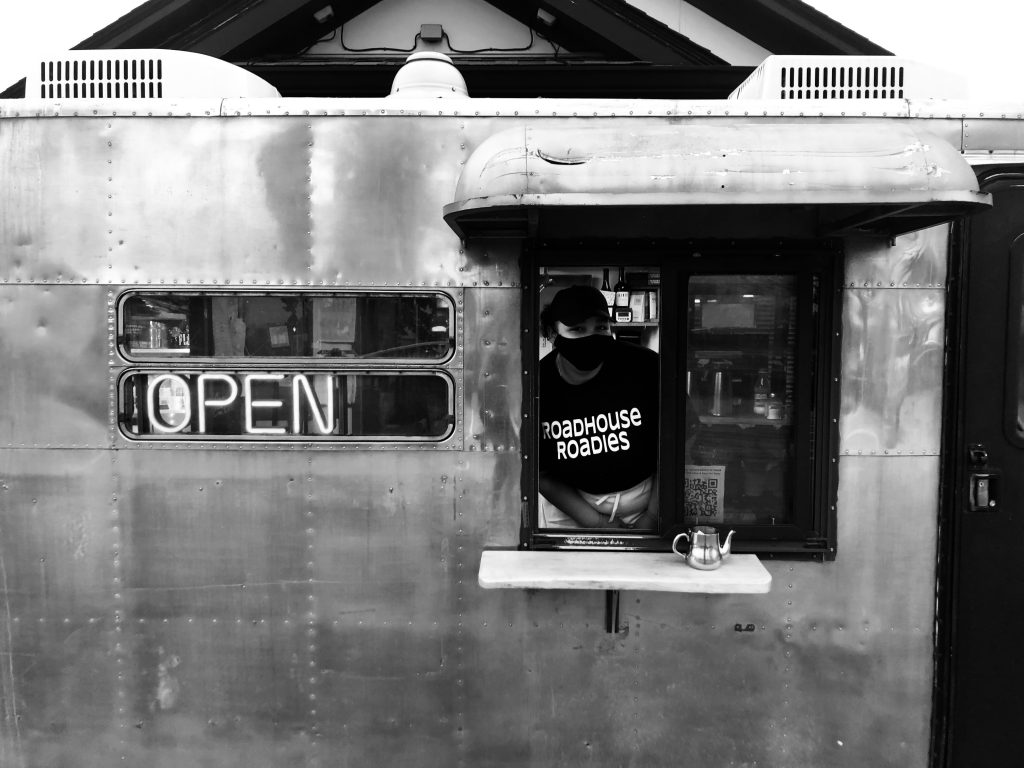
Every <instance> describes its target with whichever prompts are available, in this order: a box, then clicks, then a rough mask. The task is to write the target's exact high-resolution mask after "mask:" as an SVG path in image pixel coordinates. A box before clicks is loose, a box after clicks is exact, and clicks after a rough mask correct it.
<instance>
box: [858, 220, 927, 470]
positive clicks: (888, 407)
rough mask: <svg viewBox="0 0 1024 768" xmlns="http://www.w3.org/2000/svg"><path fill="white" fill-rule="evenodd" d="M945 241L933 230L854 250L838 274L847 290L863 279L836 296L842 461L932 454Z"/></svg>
mask: <svg viewBox="0 0 1024 768" xmlns="http://www.w3.org/2000/svg"><path fill="white" fill-rule="evenodd" d="M945 242H946V241H945V228H944V227H938V228H936V229H935V230H925V231H924V232H923V233H919V234H917V235H910V236H906V237H903V238H899V239H897V241H896V244H895V245H894V246H892V247H889V246H887V245H885V244H884V243H880V242H879V243H876V244H875V247H874V249H873V250H870V249H867V248H865V247H863V246H861V247H860V248H856V249H854V253H853V254H852V257H851V261H850V263H849V264H848V269H847V273H846V274H847V276H848V278H849V277H850V276H851V275H856V277H855V278H854V279H853V280H848V282H847V285H848V286H858V285H859V282H860V281H861V280H863V283H864V286H865V287H847V288H846V289H844V291H843V326H842V335H843V351H842V367H843V378H842V383H841V394H842V406H841V411H840V420H839V431H840V452H841V453H843V454H864V455H887V454H889V455H893V456H898V455H915V454H916V455H920V454H937V453H938V451H939V446H940V437H941V429H942V411H941V406H942V373H943V362H944V356H945V346H944V345H945V311H946V294H945V290H944V289H943V288H941V287H939V286H941V285H943V284H944V282H945V266H944V265H945V257H946V247H945ZM866 265H871V266H870V268H868V269H865V267H866ZM868 275H871V278H874V279H870V278H869V277H868ZM915 278H916V279H915ZM877 283H884V286H883V287H878V285H877ZM922 283H923V285H922ZM924 286H928V287H924Z"/></svg>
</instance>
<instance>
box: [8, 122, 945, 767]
mask: <svg viewBox="0 0 1024 768" xmlns="http://www.w3.org/2000/svg"><path fill="white" fill-rule="evenodd" d="M501 109H504V107H502V108H501ZM531 109H532V106H531ZM282 111H283V110H282ZM612 111H613V110H612V109H610V108H605V109H604V112H603V113H602V117H601V118H600V119H602V120H605V121H607V125H609V126H614V125H616V124H617V123H615V122H614V121H615V120H616V119H617V118H613V117H612V116H611V112H612ZM625 111H626V110H625V109H623V110H622V112H625ZM8 114H9V113H8ZM518 119H519V118H517V117H516V116H514V115H512V114H511V110H509V111H508V113H507V115H506V114H503V115H502V116H497V115H493V114H486V115H481V116H473V117H470V116H468V115H465V114H464V115H452V114H445V115H435V116H431V117H413V116H411V115H394V114H389V115H387V116H382V115H368V116H366V117H363V116H361V115H353V114H348V115H338V114H335V115H305V114H301V110H296V111H295V112H294V113H293V114H291V115H285V114H275V115H274V116H269V117H268V116H264V117H250V116H246V115H241V116H238V117H230V118H217V117H212V118H211V117H197V118H196V119H189V118H187V117H184V116H175V117H167V116H165V117H152V118H150V117H139V118H134V119H133V118H126V117H123V116H114V115H103V116H95V117H82V118H77V119H74V118H71V117H67V118H63V117H60V118H57V117H32V118H27V119H20V118H15V117H12V116H8V117H5V118H4V119H0V141H2V142H3V148H2V150H0V176H3V177H4V178H5V179H13V180H14V181H13V182H12V183H10V184H5V185H3V187H2V188H0V202H2V205H0V356H2V357H3V363H4V365H3V366H2V368H0V369H2V370H3V373H2V374H0V404H2V415H0V481H2V486H0V513H2V516H0V566H2V572H3V577H4V583H3V588H2V598H3V603H2V604H0V630H4V631H0V651H2V652H3V653H4V654H5V655H4V659H5V660H7V662H8V663H6V664H4V665H3V670H2V671H0V686H2V687H0V698H2V700H3V707H4V709H3V712H2V717H0V757H2V758H3V759H2V760H0V762H2V763H4V764H5V765H6V764H10V765H26V766H27V765H46V764H64V765H74V766H79V765H81V766H91V765H97V766H98V765H103V766H107V765H112V764H125V765H184V764H207V763H208V764H216V765H239V766H241V765H246V766H264V765H265V766H280V765H296V766H317V765H335V764H338V765H347V764H356V763H359V764H363V763H373V764H380V765H398V764H409V765H437V766H452V765H465V766H524V765H530V766H557V765H577V764H593V765H608V766H611V765H643V766H658V765H666V766H669V765H677V764H679V761H680V759H682V756H685V759H686V760H688V761H690V762H704V763H707V764H709V765H773V766H794V767H796V766H801V767H802V766H807V765H835V766H862V765H868V764H870V765H877V766H894V767H895V766H900V767H901V768H902V767H903V766H907V765H917V766H923V765H925V764H927V759H928V720H929V717H930V696H931V685H932V677H931V676H932V636H931V628H932V625H933V622H934V615H933V612H934V577H935V571H934V554H935V537H936V526H937V523H936V518H937V508H938V501H937V494H938V483H939V476H938V472H939V461H940V458H939V456H938V450H939V445H940V443H939V440H938V438H939V435H940V425H939V422H940V416H941V411H940V399H941V375H942V368H941V366H942V360H941V354H940V353H941V345H942V337H943V333H944V331H943V322H944V311H945V310H944V306H945V290H946V286H945V271H944V270H945V259H946V247H947V245H946V230H945V228H940V229H938V230H931V231H928V232H925V233H922V234H920V235H913V236H906V237H903V238H898V239H897V240H896V241H895V243H894V244H892V245H890V244H889V243H887V242H886V241H884V240H849V241H847V243H846V250H847V264H846V272H845V274H846V280H845V282H844V286H843V288H842V304H843V312H842V327H841V328H836V329H835V330H836V331H837V332H839V333H841V334H842V338H843V361H842V378H841V381H840V382H839V386H840V393H841V397H842V407H841V411H840V413H839V414H838V418H839V419H840V424H839V428H840V435H841V440H842V443H841V446H840V451H839V454H838V455H836V456H828V457H826V458H827V459H828V460H835V461H838V463H839V489H838V498H837V506H838V519H839V547H840V549H839V556H838V558H837V560H836V561H835V562H832V563H817V562H797V561H793V562H790V561H769V562H767V563H766V565H767V567H768V569H769V570H770V571H771V573H772V576H773V580H774V585H775V586H774V588H773V591H772V592H771V593H770V594H769V595H765V596H707V597H704V596H680V595H666V594H653V593H625V594H623V595H622V599H621V617H620V631H619V632H617V633H609V632H607V631H606V628H605V603H604V599H605V596H604V595H603V594H600V593H575V592H574V593H559V592H543V593H536V592H518V591H499V592H494V591H485V590H482V589H480V588H479V587H478V585H477V582H476V569H477V566H478V563H479V558H480V553H481V551H482V550H483V548H484V547H487V546H515V545H517V544H518V541H519V520H520V515H521V502H522V498H521V497H522V493H521V490H520V488H521V468H522V461H521V451H522V448H521V446H520V443H519V430H520V426H521V423H522V419H523V418H524V414H525V412H527V410H528V409H527V408H526V407H525V404H524V403H523V402H522V387H521V376H522V365H521V363H522V349H523V345H522V344H521V341H520V339H521V319H520V313H521V306H522V293H521V291H522V290H523V286H522V276H521V275H520V274H519V262H518V258H519V247H518V244H514V243H510V242H508V241H505V242H499V243H495V242H475V243H473V244H471V245H468V246H467V245H465V244H463V243H461V242H460V241H459V240H458V238H457V237H455V235H454V234H453V233H452V232H451V230H450V229H449V228H448V227H447V225H445V223H444V220H443V218H442V209H443V206H444V205H446V204H448V203H450V202H452V200H453V195H454V190H455V184H456V182H457V181H458V179H459V178H460V175H461V173H462V168H463V163H464V161H465V159H466V158H467V157H468V156H469V155H470V154H471V153H472V152H473V150H474V149H476V148H478V147H479V146H480V145H481V144H482V143H483V142H484V141H485V140H486V138H487V137H488V136H490V135H491V134H493V133H495V132H496V131H498V130H501V129H503V128H504V127H507V126H509V125H510V124H514V123H515V122H516V121H517V120H518ZM535 119H537V120H542V119H543V120H546V121H547V122H548V123H549V124H550V125H552V126H555V125H558V124H559V123H560V122H561V121H562V120H563V117H561V116H555V117H545V118H541V117H539V116H537V117H536V118H535ZM659 119H660V118H657V117H654V116H650V117H645V118H643V121H646V122H640V121H639V120H635V119H634V120H633V121H632V123H633V127H632V130H642V126H643V125H644V124H646V123H651V124H653V123H656V122H657V121H658V120H659ZM671 119H672V120H678V119H680V118H679V116H678V115H674V116H672V117H671ZM687 119H691V120H697V119H698V118H693V117H688V118H687ZM723 119H724V117H723ZM805 125H810V123H805ZM172 150H173V151H172ZM736 234H737V237H742V226H739V225H738V228H737V232H736ZM19 281H20V282H19ZM140 285H141V286H146V287H153V286H157V287H160V286H163V287H166V286H173V285H179V286H187V287H189V288H190V289H196V288H197V287H198V288H203V287H209V286H216V287H217V288H218V289H223V288H224V287H225V286H230V287H232V288H243V287H244V288H252V287H254V286H255V287H259V286H267V285H273V286H293V287H295V286H310V285H313V286H316V287H317V288H319V287H321V286H322V287H325V288H329V287H333V286H350V287H367V288H369V287H379V286H381V285H388V286H431V287H436V286H441V287H442V288H443V289H445V288H448V289H451V290H452V291H453V293H457V292H461V297H462V299H461V302H462V303H461V305H460V306H461V311H460V314H459V318H458V322H459V325H460V328H461V342H460V343H461V345H462V353H461V355H462V356H461V367H456V368H454V369H452V370H453V371H454V373H453V375H455V376H457V377H458V378H459V384H458V386H459V387H460V392H461V403H460V412H459V414H458V415H459V428H460V429H461V430H462V432H461V438H460V440H461V442H459V443H458V444H457V445H454V446H451V447H450V449H449V450H443V451H442V450H438V451H430V450H411V449H410V448H409V446H402V445H396V446H393V447H392V448H393V449H387V448H385V449H381V448H380V447H377V448H376V449H374V450H369V449H366V448H360V447H355V448H353V447H351V446H349V447H347V448H346V449H345V450H331V449H329V448H324V447H322V446H320V447H318V448H317V449H316V450H313V449H311V448H308V447H307V446H303V445H301V444H299V445H294V446H288V447H287V448H284V447H280V446H276V445H274V444H263V445H259V446H250V447H239V446H224V447H214V446H209V445H184V444H183V445H179V446H178V447H176V448H168V447H166V446H161V447H159V448H156V449H153V448H150V447H147V446H142V445H140V444H138V443H134V442H132V441H129V440H126V439H124V438H123V437H122V436H120V434H119V433H118V432H117V429H116V423H115V417H116V413H115V408H116V400H115V397H116V396H115V392H114V390H113V389H112V386H113V383H114V382H115V380H116V375H117V372H118V371H119V370H121V369H122V368H123V366H124V365H125V361H123V360H121V359H120V358H119V357H118V353H117V345H116V343H115V342H116V339H115V338H114V334H115V333H116V301H117V296H118V295H119V293H120V292H121V291H123V290H126V289H128V288H130V287H133V286H136V287H137V286H140ZM872 451H873V453H872ZM896 587H898V588H896Z"/></svg>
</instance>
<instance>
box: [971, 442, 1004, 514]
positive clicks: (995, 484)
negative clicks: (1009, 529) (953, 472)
mask: <svg viewBox="0 0 1024 768" xmlns="http://www.w3.org/2000/svg"><path fill="white" fill-rule="evenodd" d="M967 455H968V457H969V460H970V464H971V468H970V470H969V472H968V475H967V511H968V512H994V511H995V510H997V509H998V508H999V474H1000V472H999V470H998V469H995V468H993V467H990V466H989V465H988V451H986V450H985V446H983V445H981V444H979V443H974V444H972V445H970V446H968V448H967Z"/></svg>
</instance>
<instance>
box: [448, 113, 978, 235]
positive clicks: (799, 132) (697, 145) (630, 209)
mask: <svg viewBox="0 0 1024 768" xmlns="http://www.w3.org/2000/svg"><path fill="white" fill-rule="evenodd" d="M990 205H991V200H990V196H989V195H987V194H983V193H981V192H980V191H979V189H978V181H977V179H976V177H975V174H974V172H973V170H972V169H971V167H970V166H969V165H968V164H967V162H966V161H965V160H964V159H963V158H962V157H961V155H960V153H959V152H958V151H957V149H955V148H954V147H953V146H952V145H950V144H949V143H948V142H947V141H945V140H943V139H941V138H939V137H938V136H936V135H934V134H931V133H928V132H927V131H925V130H922V129H921V128H920V127H918V125H915V124H913V123H911V122H909V121H895V120H885V119H880V120H866V121H859V122H855V123H854V122H848V123H838V122H833V123H821V122H813V123H812V122H803V123H798V124H794V123H768V122H765V123H751V122H744V123H737V122H729V121H728V120H709V121H707V122H700V123H688V124H674V125H672V124H660V125H651V124H649V123H647V124H645V123H642V122H639V121H638V122H637V123H636V124H634V125H630V126H629V127H625V126H623V127H616V128H608V127H591V128H587V127H577V128H548V127H540V126H531V125H524V126H520V127H517V128H514V129H511V130H507V131H502V132H501V133H498V134H495V135H494V136H491V137H490V138H488V139H487V140H486V141H484V142H483V143H481V144H480V146H479V147H477V149H476V150H475V151H474V152H473V154H472V155H471V156H470V158H469V159H468V160H467V162H466V165H465V168H464V169H463V171H462V175H461V177H460V179H459V183H458V186H457V189H456V194H455V199H454V201H453V202H452V203H450V204H449V205H446V206H445V208H444V218H445V220H446V221H447V222H448V224H449V225H450V226H451V227H452V229H454V230H455V232H456V233H457V234H459V235H460V236H461V237H463V238H471V237H528V236H534V235H538V234H540V235H542V236H555V235H559V234H564V235H567V236H576V235H579V234H583V233H590V234H615V235H620V236H622V235H633V236H647V235H652V236H658V235H671V236H718V235H720V234H724V235H728V236H732V237H758V236H773V235H780V236H792V235H800V236H827V235H836V234H846V233H854V232H873V233H879V234H885V235H890V236H891V235H896V234H901V233H903V232H909V231H913V230H915V229H921V228H923V227H927V226H931V225H933V224H938V223H941V222H944V221H949V220H950V219H953V218H956V217H959V216H962V215H964V214H970V213H973V212H975V211H977V210H980V209H983V208H986V207H988V206H990ZM611 209H614V210H611ZM595 227H597V230H596V231H595ZM636 229H638V230H640V231H633V230H636Z"/></svg>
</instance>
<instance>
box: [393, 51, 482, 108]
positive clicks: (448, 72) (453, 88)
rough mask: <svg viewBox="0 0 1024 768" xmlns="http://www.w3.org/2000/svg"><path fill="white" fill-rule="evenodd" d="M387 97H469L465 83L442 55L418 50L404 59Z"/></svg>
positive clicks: (450, 61)
mask: <svg viewBox="0 0 1024 768" xmlns="http://www.w3.org/2000/svg"><path fill="white" fill-rule="evenodd" d="M391 96H417V97H421V98H439V99H440V98H445V97H448V96H469V91H468V90H467V89H466V81H465V80H463V79H462V73H461V72H459V70H458V69H457V68H456V67H455V65H454V64H453V63H452V60H451V59H450V58H448V57H447V56H445V55H444V54H443V53H435V52H434V51H421V52H419V53H414V54H413V55H412V56H410V57H409V58H407V59H406V60H405V64H404V65H403V66H402V68H401V69H400V70H398V72H397V73H396V74H395V79H394V82H392V83H391Z"/></svg>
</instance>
